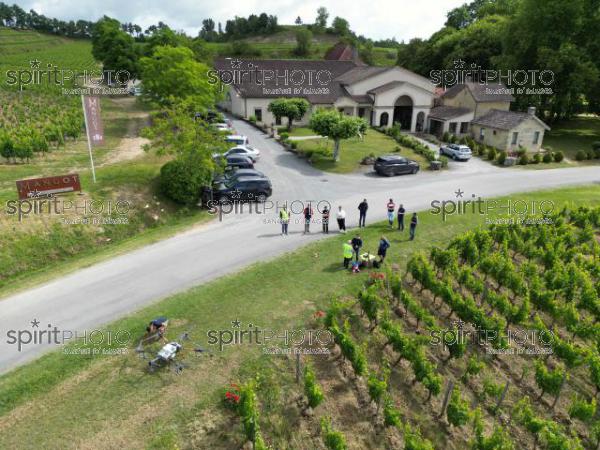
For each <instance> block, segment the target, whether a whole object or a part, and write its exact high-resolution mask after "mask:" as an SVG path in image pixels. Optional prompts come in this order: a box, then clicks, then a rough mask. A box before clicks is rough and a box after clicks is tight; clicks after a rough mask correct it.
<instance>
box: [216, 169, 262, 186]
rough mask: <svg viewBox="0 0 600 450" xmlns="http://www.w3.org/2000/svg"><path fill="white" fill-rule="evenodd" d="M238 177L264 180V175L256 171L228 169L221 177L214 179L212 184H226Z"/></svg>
mask: <svg viewBox="0 0 600 450" xmlns="http://www.w3.org/2000/svg"><path fill="white" fill-rule="evenodd" d="M240 177H259V178H266V176H265V174H264V173H262V172H261V171H260V170H256V169H230V170H228V171H226V172H225V173H224V174H223V175H219V176H217V177H215V179H214V183H226V182H228V181H233V180H235V179H237V178H240Z"/></svg>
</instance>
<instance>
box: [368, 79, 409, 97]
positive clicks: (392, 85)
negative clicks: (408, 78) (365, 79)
mask: <svg viewBox="0 0 600 450" xmlns="http://www.w3.org/2000/svg"><path fill="white" fill-rule="evenodd" d="M403 84H404V81H390V82H389V83H385V84H382V85H381V86H378V87H376V88H374V89H371V90H370V91H369V93H373V94H381V93H382V92H385V91H389V90H390V89H394V88H395V87H398V86H401V85H403Z"/></svg>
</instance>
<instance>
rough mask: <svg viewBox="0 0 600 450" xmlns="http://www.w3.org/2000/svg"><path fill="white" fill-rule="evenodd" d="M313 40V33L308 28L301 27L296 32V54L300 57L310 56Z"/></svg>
mask: <svg viewBox="0 0 600 450" xmlns="http://www.w3.org/2000/svg"><path fill="white" fill-rule="evenodd" d="M312 38H313V35H312V32H311V31H310V30H309V29H308V28H305V27H299V28H298V29H297V30H296V48H295V49H294V53H295V54H296V55H298V56H308V55H309V54H310V46H311V43H312Z"/></svg>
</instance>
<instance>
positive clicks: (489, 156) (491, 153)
mask: <svg viewBox="0 0 600 450" xmlns="http://www.w3.org/2000/svg"><path fill="white" fill-rule="evenodd" d="M487 159H489V160H490V161H493V160H495V159H496V149H495V148H494V147H489V148H488V149H487Z"/></svg>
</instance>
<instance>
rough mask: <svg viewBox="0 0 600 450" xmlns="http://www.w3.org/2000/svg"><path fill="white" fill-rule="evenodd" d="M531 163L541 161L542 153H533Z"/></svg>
mask: <svg viewBox="0 0 600 450" xmlns="http://www.w3.org/2000/svg"><path fill="white" fill-rule="evenodd" d="M531 162H532V164H539V163H541V162H542V155H541V154H540V153H536V154H535V155H533V159H532V160H531Z"/></svg>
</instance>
